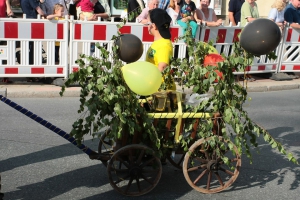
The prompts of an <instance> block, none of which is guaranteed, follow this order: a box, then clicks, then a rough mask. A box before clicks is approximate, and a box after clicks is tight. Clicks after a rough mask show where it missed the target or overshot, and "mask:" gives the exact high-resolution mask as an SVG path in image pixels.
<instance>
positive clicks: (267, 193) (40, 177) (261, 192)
mask: <svg viewBox="0 0 300 200" xmlns="http://www.w3.org/2000/svg"><path fill="white" fill-rule="evenodd" d="M249 97H251V98H252V100H251V101H248V102H246V103H245V108H246V110H247V111H248V113H249V115H250V117H251V118H252V119H253V120H254V121H256V122H258V123H259V124H260V125H262V126H263V127H265V128H266V129H268V131H269V132H270V133H271V134H272V136H273V137H275V138H276V139H277V140H279V141H281V143H282V144H283V145H284V146H285V147H286V148H287V150H288V151H291V152H292V153H293V154H294V155H295V156H296V158H297V159H298V161H299V162H300V147H299V146H300V134H299V133H300V123H299V113H300V107H299V99H300V90H286V91H275V92H266V93H264V92H259V93H249ZM12 100H13V101H15V102H16V103H18V104H19V105H21V106H23V107H25V108H26V109H28V110H30V111H31V112H33V113H35V114H37V115H39V116H41V117H42V118H44V119H45V120H48V121H49V122H51V123H52V124H54V125H56V126H57V127H59V128H61V129H62V130H65V131H66V132H69V131H70V130H71V127H72V122H74V121H75V120H76V119H77V118H78V117H79V115H78V114H77V108H78V105H79V101H78V98H77V97H64V98H13V99H12ZM259 142H260V145H259V153H256V152H257V150H256V149H253V151H252V153H253V164H250V163H249V159H248V158H247V157H246V156H243V158H242V160H243V161H242V168H241V171H240V175H239V177H238V179H237V180H236V181H235V182H234V183H233V185H232V186H231V187H230V188H229V189H228V190H225V191H223V192H221V193H217V194H202V193H199V192H197V191H195V190H193V189H192V188H191V187H190V186H189V185H188V184H187V182H186V180H185V178H184V176H183V174H182V172H181V171H180V170H177V169H175V168H174V167H173V166H172V165H171V164H169V163H168V164H167V165H165V166H163V174H162V177H161V179H160V181H159V183H158V185H157V186H156V187H155V188H154V189H153V190H152V191H151V192H150V193H148V194H146V195H144V196H142V197H130V198H129V197H124V196H121V195H120V194H118V193H117V192H116V191H114V190H113V188H112V187H111V186H110V184H109V180H108V176H107V171H106V168H105V167H104V166H103V165H102V164H101V162H100V161H95V160H90V159H89V157H88V156H87V155H86V154H84V153H82V152H81V151H80V150H79V149H77V148H76V147H75V146H73V145H72V144H70V143H69V142H68V141H66V140H64V139H63V138H61V137H60V136H57V135H56V134H55V133H53V132H51V131H50V130H48V129H46V128H45V127H43V126H41V125H39V124H38V123H36V122H34V121H33V120H31V119H30V118H28V117H26V116H24V115H23V114H21V113H19V112H18V111H15V110H14V109H13V108H11V107H9V106H7V105H6V104H4V103H3V102H0V172H1V174H2V184H3V185H2V190H3V192H4V193H5V200H16V199H22V200H45V199H57V200H61V199H76V200H77V199H88V200H94V199H102V198H103V199H151V200H153V199H182V200H183V199H184V200H186V199H189V200H192V199H234V200H235V199H236V200H239V199H245V200H247V199H249V200H253V199H275V200H277V199H278V200H281V199H295V200H296V199H299V191H300V190H299V189H300V188H299V184H300V166H297V165H294V164H293V163H291V162H289V161H288V160H287V159H286V158H285V157H283V156H282V155H280V154H279V153H278V152H276V151H275V150H274V149H272V148H271V147H269V146H268V145H266V144H265V143H264V142H263V140H262V139H259ZM85 144H86V145H87V146H89V147H90V148H92V149H94V150H97V145H98V139H94V140H92V138H91V137H87V138H86V141H85Z"/></svg>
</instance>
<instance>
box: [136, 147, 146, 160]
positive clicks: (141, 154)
mask: <svg viewBox="0 0 300 200" xmlns="http://www.w3.org/2000/svg"><path fill="white" fill-rule="evenodd" d="M144 154H145V150H144V149H143V150H142V151H141V153H140V155H139V158H138V160H137V164H140V163H141V161H142V158H143V157H144Z"/></svg>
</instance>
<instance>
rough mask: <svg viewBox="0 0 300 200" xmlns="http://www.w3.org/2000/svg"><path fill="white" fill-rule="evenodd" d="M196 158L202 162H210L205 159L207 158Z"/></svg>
mask: <svg viewBox="0 0 300 200" xmlns="http://www.w3.org/2000/svg"><path fill="white" fill-rule="evenodd" d="M195 160H198V161H200V162H201V163H203V164H204V163H208V161H207V160H205V159H203V158H199V157H196V158H195Z"/></svg>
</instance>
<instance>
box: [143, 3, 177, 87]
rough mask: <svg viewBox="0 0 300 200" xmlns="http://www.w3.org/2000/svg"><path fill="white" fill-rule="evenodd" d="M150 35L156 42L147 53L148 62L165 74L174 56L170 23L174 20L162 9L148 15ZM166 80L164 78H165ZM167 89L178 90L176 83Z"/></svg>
mask: <svg viewBox="0 0 300 200" xmlns="http://www.w3.org/2000/svg"><path fill="white" fill-rule="evenodd" d="M148 20H149V22H148V23H147V24H146V25H147V26H148V31H149V34H151V35H153V36H154V42H153V43H152V44H151V46H150V47H149V49H148V51H147V53H146V61H147V62H150V63H152V64H154V65H155V66H157V68H158V69H159V71H161V72H163V71H164V69H165V68H167V67H168V66H169V65H170V61H171V58H172V56H173V46H172V42H171V33H170V23H171V21H172V18H171V17H170V16H169V15H168V13H167V12H166V11H165V10H163V9H160V8H155V9H152V10H150V11H149V15H148ZM163 79H164V78H163ZM167 89H171V90H176V86H175V83H174V81H173V85H172V86H171V87H169V88H167Z"/></svg>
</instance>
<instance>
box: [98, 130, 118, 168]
mask: <svg viewBox="0 0 300 200" xmlns="http://www.w3.org/2000/svg"><path fill="white" fill-rule="evenodd" d="M110 131H111V129H107V130H106V131H105V132H104V133H103V134H102V135H101V137H100V141H99V145H98V153H99V154H102V155H108V157H111V156H112V155H113V153H114V149H113V145H114V140H113V139H110V138H107V135H108V134H109V133H110ZM109 155H110V156H109ZM100 160H101V162H102V164H103V165H104V166H105V167H107V161H108V160H106V159H100Z"/></svg>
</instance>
